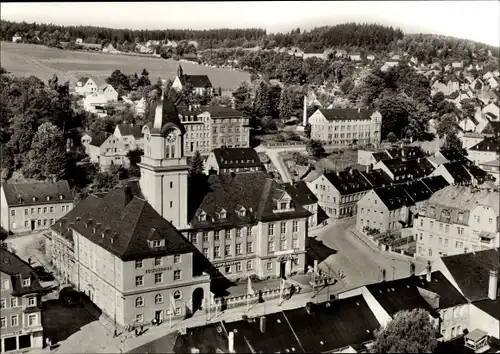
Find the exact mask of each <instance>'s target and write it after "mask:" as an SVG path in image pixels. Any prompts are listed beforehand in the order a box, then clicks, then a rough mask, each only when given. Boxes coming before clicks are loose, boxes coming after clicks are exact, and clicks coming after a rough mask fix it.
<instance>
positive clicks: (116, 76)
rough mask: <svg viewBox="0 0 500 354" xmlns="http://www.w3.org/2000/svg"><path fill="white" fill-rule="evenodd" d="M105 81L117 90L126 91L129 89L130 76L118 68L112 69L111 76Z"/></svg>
mask: <svg viewBox="0 0 500 354" xmlns="http://www.w3.org/2000/svg"><path fill="white" fill-rule="evenodd" d="M106 83H108V84H110V85H111V86H113V87H114V88H115V89H116V90H117V91H118V90H122V91H125V92H128V91H130V89H131V87H130V78H129V77H128V76H127V75H125V74H124V73H122V72H121V71H120V70H115V71H113V72H112V73H111V76H110V77H108V78H107V79H106Z"/></svg>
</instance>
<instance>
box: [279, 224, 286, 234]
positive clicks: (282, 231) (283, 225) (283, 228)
mask: <svg viewBox="0 0 500 354" xmlns="http://www.w3.org/2000/svg"><path fill="white" fill-rule="evenodd" d="M280 232H281V233H282V234H286V221H282V222H281V224H280Z"/></svg>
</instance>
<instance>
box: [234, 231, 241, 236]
mask: <svg viewBox="0 0 500 354" xmlns="http://www.w3.org/2000/svg"><path fill="white" fill-rule="evenodd" d="M235 231H236V237H241V229H236V230H235Z"/></svg>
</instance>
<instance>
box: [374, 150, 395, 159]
mask: <svg viewBox="0 0 500 354" xmlns="http://www.w3.org/2000/svg"><path fill="white" fill-rule="evenodd" d="M373 158H374V159H375V161H377V162H379V161H381V160H389V159H391V156H389V155H388V154H387V152H385V151H383V152H375V153H373Z"/></svg>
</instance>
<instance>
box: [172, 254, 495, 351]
mask: <svg viewBox="0 0 500 354" xmlns="http://www.w3.org/2000/svg"><path fill="white" fill-rule="evenodd" d="M498 252H499V250H498V249H493V250H488V251H483V252H478V253H475V254H474V253H467V254H461V255H457V256H452V257H443V258H441V259H439V260H437V261H436V262H434V264H432V265H430V264H429V266H428V267H427V269H426V270H425V271H424V272H423V273H422V274H419V275H417V274H412V275H411V276H410V277H408V278H403V279H397V280H388V279H385V276H384V275H382V279H381V281H380V282H378V283H373V284H368V285H365V286H362V287H359V288H356V289H353V290H350V291H347V292H344V293H340V294H338V296H337V298H336V299H335V300H333V301H329V302H325V303H319V304H315V303H312V302H310V303H307V304H306V306H305V307H300V308H295V309H290V310H282V311H280V312H276V313H266V314H265V315H263V316H260V317H250V318H245V319H242V320H239V321H234V322H226V321H219V322H216V323H211V324H207V325H204V326H200V327H194V328H188V329H187V330H186V333H185V334H180V335H178V336H177V338H176V339H175V341H174V342H173V344H172V351H173V352H175V353H186V352H195V353H200V352H203V353H204V352H220V353H244V352H254V353H255V352H256V353H259V352H277V353H283V352H286V353H293V352H297V353H309V352H316V353H317V352H330V353H366V352H369V351H370V348H371V347H372V345H373V343H374V341H375V331H376V330H378V329H379V328H381V327H385V326H386V325H387V324H388V323H389V322H390V321H391V320H392V319H393V318H394V316H395V315H396V314H397V313H398V312H399V311H403V310H413V309H424V310H427V311H428V312H429V320H430V321H431V323H432V324H433V326H434V327H435V328H436V331H437V332H438V333H439V338H438V347H437V349H436V352H438V353H441V352H443V353H445V352H449V349H450V346H449V345H450V344H455V346H454V347H453V348H454V349H455V350H457V349H458V348H460V349H459V350H460V352H476V353H477V352H487V351H493V352H494V351H496V350H498V339H499V332H498V329H499V313H498V306H499V295H500V292H499V289H498V268H499V266H500V262H499V261H498V260H499V257H498ZM383 274H384V273H383Z"/></svg>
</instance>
